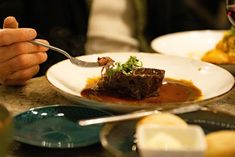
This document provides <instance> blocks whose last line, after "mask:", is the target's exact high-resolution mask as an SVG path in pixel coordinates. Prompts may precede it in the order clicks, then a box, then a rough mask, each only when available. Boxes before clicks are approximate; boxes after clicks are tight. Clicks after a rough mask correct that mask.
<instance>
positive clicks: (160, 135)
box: [136, 123, 207, 157]
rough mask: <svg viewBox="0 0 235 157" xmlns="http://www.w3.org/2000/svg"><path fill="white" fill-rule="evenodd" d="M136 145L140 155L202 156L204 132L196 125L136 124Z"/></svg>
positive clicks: (204, 146) (160, 156)
mask: <svg viewBox="0 0 235 157" xmlns="http://www.w3.org/2000/svg"><path fill="white" fill-rule="evenodd" d="M136 138H137V147H138V151H139V154H140V156H141V157H158V156H159V157H173V156H174V157H204V155H205V151H206V149H207V144H206V141H205V134H204V132H203V130H202V128H201V127H200V126H197V125H187V126H180V125H178V126H177V125H156V124H151V123H145V124H141V125H137V129H136Z"/></svg>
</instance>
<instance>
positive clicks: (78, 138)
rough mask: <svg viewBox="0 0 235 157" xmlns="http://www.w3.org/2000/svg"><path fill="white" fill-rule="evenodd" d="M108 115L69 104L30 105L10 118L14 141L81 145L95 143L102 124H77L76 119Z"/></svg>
mask: <svg viewBox="0 0 235 157" xmlns="http://www.w3.org/2000/svg"><path fill="white" fill-rule="evenodd" d="M107 115H111V114H110V113H108V112H105V111H102V110H98V109H94V108H89V107H84V106H78V105H76V106H71V105H52V106H46V107H39V108H32V109H30V110H28V111H26V112H24V113H21V114H19V115H17V116H15V117H14V126H15V130H16V131H15V136H14V137H15V140H16V141H20V142H22V143H26V144H30V145H34V146H40V147H48V148H75V147H84V146H88V145H92V144H95V143H97V142H99V133H100V129H101V127H102V125H91V126H79V124H78V123H77V121H78V120H80V119H88V118H94V117H101V116H107Z"/></svg>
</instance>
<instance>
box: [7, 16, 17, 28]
mask: <svg viewBox="0 0 235 157" xmlns="http://www.w3.org/2000/svg"><path fill="white" fill-rule="evenodd" d="M3 28H18V22H17V20H16V18H15V17H13V16H8V17H7V18H5V19H4V22H3Z"/></svg>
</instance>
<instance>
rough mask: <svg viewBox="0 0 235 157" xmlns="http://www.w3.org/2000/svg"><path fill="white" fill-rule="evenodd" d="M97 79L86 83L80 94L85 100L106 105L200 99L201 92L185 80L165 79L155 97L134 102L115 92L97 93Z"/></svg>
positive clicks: (134, 100)
mask: <svg viewBox="0 0 235 157" xmlns="http://www.w3.org/2000/svg"><path fill="white" fill-rule="evenodd" d="M98 80H99V78H92V79H89V80H88V81H87V86H86V88H85V89H84V90H83V91H82V92H81V95H82V96H83V97H85V98H88V99H92V100H97V101H103V102H108V103H125V102H132V103H135V104H136V103H139V104H141V103H151V104H153V103H156V104H160V103H172V102H186V101H194V100H198V99H200V97H201V96H202V93H201V90H200V89H199V88H197V87H196V86H195V85H194V84H193V83H192V82H190V81H186V80H175V79H170V78H166V79H164V81H163V84H162V86H161V87H160V88H159V92H158V94H157V95H154V96H151V97H148V98H144V99H141V100H136V99H133V98H127V97H123V96H120V95H117V94H116V93H115V91H98V90H95V88H94V87H95V86H96V83H97V81H98Z"/></svg>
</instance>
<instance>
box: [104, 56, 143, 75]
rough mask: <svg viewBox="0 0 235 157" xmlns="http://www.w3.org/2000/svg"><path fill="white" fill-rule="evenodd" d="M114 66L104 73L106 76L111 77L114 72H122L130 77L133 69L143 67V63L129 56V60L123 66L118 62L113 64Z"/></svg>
mask: <svg viewBox="0 0 235 157" xmlns="http://www.w3.org/2000/svg"><path fill="white" fill-rule="evenodd" d="M114 64H115V66H114V67H111V68H110V69H108V70H107V71H106V74H107V76H109V77H112V76H113V75H114V74H115V73H116V72H122V73H123V74H125V75H130V74H131V73H132V71H133V70H134V69H137V68H140V67H142V66H143V63H142V62H141V61H140V60H138V59H137V58H136V56H130V58H129V59H128V60H127V61H126V62H125V63H123V64H121V63H119V62H115V63H114Z"/></svg>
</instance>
